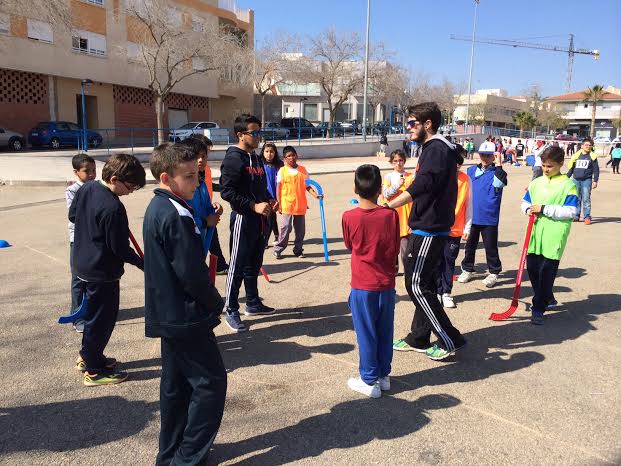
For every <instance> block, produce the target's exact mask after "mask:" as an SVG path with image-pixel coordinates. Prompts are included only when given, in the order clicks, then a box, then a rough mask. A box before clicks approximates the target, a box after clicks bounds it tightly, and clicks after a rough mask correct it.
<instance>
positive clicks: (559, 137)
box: [554, 134, 578, 141]
mask: <svg viewBox="0 0 621 466" xmlns="http://www.w3.org/2000/svg"><path fill="white" fill-rule="evenodd" d="M554 139H555V140H557V141H578V138H577V137H576V136H572V135H571V134H557V135H556V136H554Z"/></svg>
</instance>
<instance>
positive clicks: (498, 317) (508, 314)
mask: <svg viewBox="0 0 621 466" xmlns="http://www.w3.org/2000/svg"><path fill="white" fill-rule="evenodd" d="M536 219H537V216H536V215H531V216H530V218H529V219H528V227H527V228H526V236H525V237H524V246H522V257H521V258H520V266H519V267H518V273H517V277H516V278H515V289H514V290H513V299H512V300H511V306H509V309H507V310H506V311H505V312H501V313H496V312H492V313H491V314H490V316H489V318H490V320H505V319H508V318H509V317H511V316H512V315H513V314H514V313H515V311H517V308H518V298H519V297H520V287H521V286H522V274H523V273H524V267H525V266H526V255H527V254H528V244H529V243H530V235H531V233H532V232H533V225H534V224H535V220H536Z"/></svg>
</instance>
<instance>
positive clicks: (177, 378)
mask: <svg viewBox="0 0 621 466" xmlns="http://www.w3.org/2000/svg"><path fill="white" fill-rule="evenodd" d="M150 166H151V172H152V173H153V176H154V177H155V179H156V180H158V181H159V183H160V187H159V188H158V189H156V190H155V196H154V197H153V199H152V200H151V202H150V203H149V207H148V208H147V211H146V213H145V216H144V223H143V227H142V234H143V238H144V252H145V262H144V266H145V269H144V272H145V273H144V284H145V334H146V336H147V337H151V338H161V351H162V353H161V354H162V379H161V382H160V417H161V430H160V445H159V454H158V456H157V461H156V464H158V465H169V464H204V462H205V461H206V460H207V457H208V455H209V449H210V448H211V446H212V445H213V442H214V439H215V437H216V434H217V433H218V429H219V427H220V421H221V420H222V414H223V412H224V400H225V398H226V370H225V368H224V363H223V361H222V356H221V355H220V350H219V349H218V343H217V342H216V337H215V335H214V333H213V329H214V328H215V327H216V326H217V325H218V324H219V323H220V319H219V315H220V313H221V312H222V308H223V307H224V303H223V301H222V297H221V296H220V294H219V293H218V291H217V290H216V289H215V288H214V286H213V285H212V283H211V282H210V280H209V269H208V268H207V265H206V264H205V252H204V250H203V242H202V238H201V234H200V231H199V229H198V227H197V226H196V223H195V222H194V217H193V212H192V208H191V207H190V205H189V204H188V203H187V200H188V199H191V198H192V196H193V194H194V191H195V190H196V188H197V187H198V162H197V154H196V153H195V152H193V151H192V150H190V149H188V148H186V147H183V146H180V145H178V144H174V145H173V144H162V145H160V146H158V147H156V148H155V149H154V151H153V154H152V155H151V164H150Z"/></svg>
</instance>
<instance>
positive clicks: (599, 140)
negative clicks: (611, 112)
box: [593, 136, 610, 144]
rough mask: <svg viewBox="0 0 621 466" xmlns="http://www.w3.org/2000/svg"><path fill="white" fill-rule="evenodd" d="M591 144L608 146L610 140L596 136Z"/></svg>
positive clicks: (606, 137)
mask: <svg viewBox="0 0 621 466" xmlns="http://www.w3.org/2000/svg"><path fill="white" fill-rule="evenodd" d="M593 142H594V143H595V144H610V138H609V137H608V136H597V137H596V138H594V139H593Z"/></svg>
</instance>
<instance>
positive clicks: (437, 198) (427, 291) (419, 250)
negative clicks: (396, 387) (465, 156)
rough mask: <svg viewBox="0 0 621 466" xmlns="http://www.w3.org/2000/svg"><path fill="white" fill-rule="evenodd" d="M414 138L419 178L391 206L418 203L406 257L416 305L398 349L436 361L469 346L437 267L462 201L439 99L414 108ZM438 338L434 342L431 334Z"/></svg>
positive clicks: (409, 288) (407, 281)
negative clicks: (443, 296)
mask: <svg viewBox="0 0 621 466" xmlns="http://www.w3.org/2000/svg"><path fill="white" fill-rule="evenodd" d="M408 112H409V115H410V116H409V120H408V127H409V131H410V138H411V139H412V140H413V141H416V142H418V143H419V144H421V145H422V151H421V154H420V157H419V160H418V164H417V166H416V177H415V178H414V182H413V183H412V184H411V185H410V187H409V188H408V189H406V190H405V191H404V192H403V193H402V194H400V195H399V196H398V197H397V198H396V199H393V200H392V201H390V202H389V203H388V204H385V205H386V206H387V207H390V208H393V209H395V208H397V207H400V206H402V205H404V204H407V203H409V202H412V203H413V205H412V211H411V213H410V218H409V221H408V224H409V226H410V229H411V230H412V235H411V236H410V239H409V241H408V246H407V250H406V259H405V287H406V289H407V291H408V294H409V295H410V298H411V299H412V301H413V302H414V305H415V306H416V310H415V312H414V318H413V320H412V326H411V331H410V333H409V334H408V335H407V336H406V337H405V338H403V339H400V340H395V341H394V343H393V349H395V350H396V351H417V352H419V353H426V355H427V357H429V358H430V359H433V360H436V361H437V360H441V359H445V358H447V357H449V356H450V355H452V354H453V353H455V351H457V350H458V349H460V348H461V347H463V346H464V345H465V344H466V340H465V339H464V337H463V336H462V335H461V333H459V330H457V329H456V328H455V327H453V325H452V324H451V321H450V319H449V318H448V316H447V315H446V312H444V308H443V307H442V303H440V301H439V300H438V298H437V296H436V291H437V283H436V276H437V270H438V267H439V265H440V261H441V259H442V256H443V255H444V247H445V245H446V242H447V238H448V236H449V234H450V232H451V227H452V225H453V224H454V223H455V205H456V203H457V157H458V155H459V154H458V152H457V149H456V146H455V145H454V144H452V143H451V142H449V141H447V140H446V138H444V137H442V136H441V135H438V134H436V133H437V132H438V128H439V126H440V122H441V121H442V113H441V112H440V108H439V107H438V105H437V104H436V103H435V102H425V103H421V104H418V105H415V106H413V107H409V108H408ZM432 332H433V333H434V334H435V336H436V337H437V339H438V340H437V342H436V344H434V345H433V346H432V345H431V341H430V338H431V333H432Z"/></svg>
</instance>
